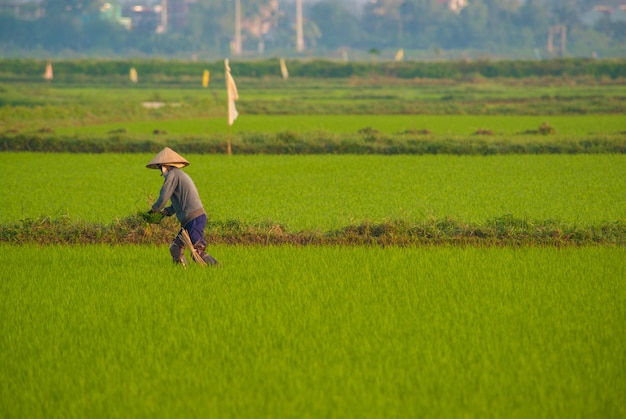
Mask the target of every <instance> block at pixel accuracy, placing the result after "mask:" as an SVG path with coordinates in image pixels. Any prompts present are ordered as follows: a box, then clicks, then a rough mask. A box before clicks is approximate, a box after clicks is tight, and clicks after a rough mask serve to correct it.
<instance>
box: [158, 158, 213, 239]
mask: <svg viewBox="0 0 626 419" xmlns="http://www.w3.org/2000/svg"><path fill="white" fill-rule="evenodd" d="M164 178H165V180H164V181H163V186H162V187H161V192H160V194H159V199H157V201H156V202H155V203H154V205H152V211H154V212H160V211H161V210H163V209H165V212H166V213H167V214H168V215H171V214H176V218H178V221H180V224H181V225H182V226H183V227H184V226H185V225H186V224H187V223H188V222H189V221H191V220H193V219H194V218H196V217H199V216H201V215H202V214H206V212H205V211H204V207H203V206H202V201H201V200H200V195H199V194H198V189H197V188H196V185H195V184H194V183H193V180H191V178H190V177H189V175H188V174H187V173H185V172H183V171H182V170H180V169H177V168H172V169H170V170H169V171H168V172H167V173H166V174H165V176H164ZM169 200H171V201H172V205H171V206H169V207H167V208H165V205H166V204H167V201H169Z"/></svg>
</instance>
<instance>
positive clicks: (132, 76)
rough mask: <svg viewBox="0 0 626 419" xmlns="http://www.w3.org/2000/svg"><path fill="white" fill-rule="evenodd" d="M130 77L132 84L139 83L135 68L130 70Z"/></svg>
mask: <svg viewBox="0 0 626 419" xmlns="http://www.w3.org/2000/svg"><path fill="white" fill-rule="evenodd" d="M129 77H130V81H131V82H132V83H137V70H135V67H132V68H131V69H130V74H129Z"/></svg>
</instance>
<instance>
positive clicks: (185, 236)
mask: <svg viewBox="0 0 626 419" xmlns="http://www.w3.org/2000/svg"><path fill="white" fill-rule="evenodd" d="M178 237H180V239H181V240H182V241H183V243H184V244H185V246H186V247H188V248H189V250H190V251H191V257H193V260H195V261H196V263H198V264H199V265H201V266H207V264H206V262H205V261H204V259H202V257H201V256H200V254H199V253H198V251H197V250H196V248H195V247H193V243H192V242H191V237H189V233H187V230H185V229H184V228H183V229H181V230H180V234H179V235H178Z"/></svg>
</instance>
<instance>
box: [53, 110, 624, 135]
mask: <svg viewBox="0 0 626 419" xmlns="http://www.w3.org/2000/svg"><path fill="white" fill-rule="evenodd" d="M544 122H545V123H548V124H549V125H550V126H551V127H553V128H554V129H555V131H556V133H557V134H559V135H564V136H569V137H584V136H588V135H594V134H615V133H618V132H622V131H624V132H626V119H625V118H624V117H623V115H580V116H576V117H572V116H560V115H551V116H520V115H514V116H505V115H246V116H245V118H244V117H242V118H240V120H238V121H237V123H236V124H233V126H232V128H231V131H232V133H233V134H244V133H247V132H284V131H292V132H311V131H322V132H334V133H356V132H358V131H359V130H362V129H365V128H372V129H375V130H377V131H380V132H382V133H385V134H394V133H398V132H404V131H409V130H428V131H430V132H431V133H432V134H434V135H471V134H473V133H475V132H476V131H478V130H491V131H493V133H494V134H499V135H514V134H520V133H524V132H525V131H531V130H536V129H537V128H538V127H539V126H540V125H541V124H543V123H544ZM120 129H124V130H125V131H126V132H127V133H128V134H144V135H148V134H151V133H152V132H153V131H154V130H155V129H158V130H163V131H166V132H167V133H168V134H170V135H193V134H205V135H210V134H221V133H225V132H227V131H228V124H227V123H226V119H225V118H224V117H210V118H203V119H189V120H172V121H168V120H160V121H150V120H147V121H137V122H131V121H126V122H117V123H107V124H98V125H87V126H80V127H65V128H59V129H56V130H55V133H56V134H58V135H106V134H107V133H109V132H111V131H116V130H120Z"/></svg>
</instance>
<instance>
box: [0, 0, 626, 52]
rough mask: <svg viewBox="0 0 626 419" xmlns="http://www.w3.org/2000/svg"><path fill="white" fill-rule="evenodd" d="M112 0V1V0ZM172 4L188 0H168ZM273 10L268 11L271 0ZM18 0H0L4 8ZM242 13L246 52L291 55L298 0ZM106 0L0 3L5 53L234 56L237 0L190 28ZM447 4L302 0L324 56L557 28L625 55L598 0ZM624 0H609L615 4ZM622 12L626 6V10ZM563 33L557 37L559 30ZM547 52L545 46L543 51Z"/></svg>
mask: <svg viewBox="0 0 626 419" xmlns="http://www.w3.org/2000/svg"><path fill="white" fill-rule="evenodd" d="M108 1H111V0H108ZM169 1H170V2H176V1H182V0H169ZM272 1H274V3H276V4H277V6H278V7H277V8H276V9H275V10H274V9H272V10H271V11H272V13H267V11H268V10H269V9H268V4H269V3H271V2H272ZM14 2H15V0H0V6H3V3H4V4H5V5H8V4H10V3H14ZM241 2H242V9H243V15H244V16H243V18H244V20H246V21H248V22H249V21H252V20H253V19H254V18H255V17H256V16H258V15H260V14H261V13H262V12H263V13H265V14H264V18H263V19H264V21H263V23H264V25H265V26H264V28H265V29H264V30H262V31H261V30H259V31H254V30H251V29H250V25H244V33H243V36H244V50H245V51H248V52H249V53H250V54H254V53H261V52H262V53H263V54H266V55H272V54H281V55H287V56H288V55H293V56H295V55H296V53H295V42H296V40H295V33H296V28H295V22H296V17H295V14H296V6H295V0H280V1H278V2H277V0H241ZM106 3H107V0H43V1H42V3H41V5H40V7H41V8H42V9H43V10H44V13H42V15H41V16H37V17H36V18H29V19H24V18H23V17H20V16H18V15H17V14H16V13H15V12H14V11H13V10H12V9H11V8H9V7H0V53H2V54H3V55H19V54H22V55H28V54H32V53H34V52H37V51H40V52H41V51H45V52H50V53H63V52H65V53H67V52H70V53H76V54H82V55H96V56H97V55H109V56H110V55H120V56H124V55H132V54H138V53H139V54H147V55H166V56H167V55H180V54H190V53H195V54H208V55H212V56H223V55H228V54H229V52H230V45H231V42H232V39H233V36H234V31H235V22H234V15H235V12H234V9H235V1H234V0H197V1H196V2H195V3H191V4H189V10H188V12H189V13H188V15H187V17H186V21H185V24H184V25H181V26H179V27H174V26H171V27H168V29H167V31H166V32H165V33H157V31H155V30H154V28H152V27H147V28H146V27H145V26H141V25H136V26H135V27H133V28H131V29H130V30H129V29H127V28H125V27H124V26H122V25H121V24H120V23H119V22H118V21H116V20H115V19H105V18H103V16H102V13H101V10H102V8H103V7H104V5H105V4H106ZM468 3H469V4H468V5H467V6H466V7H464V8H461V9H460V10H451V9H450V7H449V5H448V2H447V1H443V0H368V1H366V2H364V1H359V2H358V3H357V2H356V0H343V1H339V0H320V1H317V2H306V3H305V10H304V17H305V22H304V36H305V44H306V48H307V51H306V54H308V55H315V56H325V55H328V54H331V53H333V52H337V51H341V50H345V51H348V50H351V51H355V50H356V51H369V52H370V53H372V54H375V53H377V52H379V51H385V50H394V51H395V50H397V49H399V48H403V49H405V50H428V51H430V52H432V53H434V54H435V55H439V54H441V53H442V51H446V50H473V51H482V52H484V53H487V54H494V55H503V56H507V55H509V56H510V55H511V54H513V55H514V54H515V52H516V51H518V52H521V51H524V53H525V54H526V55H528V51H545V47H546V44H547V39H548V35H549V31H550V28H551V27H554V26H555V25H565V27H566V29H567V32H566V34H563V35H565V36H566V38H567V39H566V40H567V50H566V55H573V56H589V55H591V54H592V53H598V54H601V55H613V56H624V55H626V47H624V45H626V18H625V20H616V19H610V18H609V15H608V14H605V15H601V16H600V17H599V18H597V19H596V20H595V23H594V24H591V25H590V24H589V23H583V20H582V19H581V16H582V15H583V14H584V13H587V12H589V11H590V10H592V9H593V7H594V6H595V5H597V4H598V1H594V0H469V1H468ZM620 3H621V2H620V0H604V1H602V4H603V5H607V6H612V7H615V8H617V7H618V6H619V4H620ZM623 13H624V14H626V10H624V11H623ZM563 35H561V36H563ZM544 55H545V53H544Z"/></svg>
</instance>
